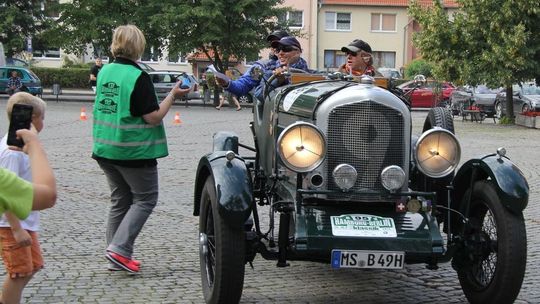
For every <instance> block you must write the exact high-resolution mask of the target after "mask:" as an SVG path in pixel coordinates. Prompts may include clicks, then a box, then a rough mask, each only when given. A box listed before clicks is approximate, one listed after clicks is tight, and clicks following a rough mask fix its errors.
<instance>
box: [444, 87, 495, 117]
mask: <svg viewBox="0 0 540 304" xmlns="http://www.w3.org/2000/svg"><path fill="white" fill-rule="evenodd" d="M500 91H501V88H497V89H492V88H488V87H487V86H486V85H483V84H481V85H477V86H469V85H465V86H461V87H458V88H457V89H456V90H454V91H453V92H452V94H451V95H450V104H451V108H452V113H453V114H454V115H462V114H463V110H466V109H468V108H471V107H475V106H476V107H478V108H479V109H480V111H482V112H484V113H485V114H486V116H487V117H493V116H494V115H495V97H496V96H497V93H499V92H500Z"/></svg>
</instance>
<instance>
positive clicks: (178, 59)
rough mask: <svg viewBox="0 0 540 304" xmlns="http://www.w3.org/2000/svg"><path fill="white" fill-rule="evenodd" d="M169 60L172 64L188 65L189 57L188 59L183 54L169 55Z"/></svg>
mask: <svg viewBox="0 0 540 304" xmlns="http://www.w3.org/2000/svg"><path fill="white" fill-rule="evenodd" d="M167 60H168V61H169V62H170V63H187V57H186V55H184V54H182V53H178V54H169V57H168V58H167Z"/></svg>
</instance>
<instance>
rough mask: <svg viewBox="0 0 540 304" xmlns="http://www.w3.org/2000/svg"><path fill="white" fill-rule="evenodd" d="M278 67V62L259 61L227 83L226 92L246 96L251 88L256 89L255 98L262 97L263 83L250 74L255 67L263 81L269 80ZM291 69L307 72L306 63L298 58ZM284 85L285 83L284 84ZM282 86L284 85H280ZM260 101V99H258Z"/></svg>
mask: <svg viewBox="0 0 540 304" xmlns="http://www.w3.org/2000/svg"><path fill="white" fill-rule="evenodd" d="M278 66H279V61H277V60H259V61H257V62H255V63H254V64H253V66H252V67H251V68H249V69H248V70H247V71H246V72H245V73H244V75H242V76H241V77H240V78H238V79H236V80H233V81H231V82H229V86H228V87H227V91H229V92H231V93H233V94H234V95H236V96H242V95H246V94H248V93H249V91H251V90H252V89H253V88H255V87H256V88H257V89H256V90H255V96H257V97H258V98H259V95H260V97H262V94H263V93H264V83H265V82H264V81H261V79H253V78H252V77H251V72H252V71H253V69H254V68H255V67H259V68H260V69H261V71H262V78H264V79H265V80H267V79H269V78H270V77H271V76H272V72H273V71H274V70H275V69H276V68H277V67H278ZM290 67H291V68H295V69H300V70H304V71H309V69H308V66H307V63H306V61H305V60H304V59H303V58H300V60H298V61H297V62H296V63H294V64H292V65H291V66H290ZM285 84H286V83H285ZM282 85H284V84H282ZM260 99H261V100H262V98H260Z"/></svg>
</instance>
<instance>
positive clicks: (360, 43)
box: [341, 39, 371, 53]
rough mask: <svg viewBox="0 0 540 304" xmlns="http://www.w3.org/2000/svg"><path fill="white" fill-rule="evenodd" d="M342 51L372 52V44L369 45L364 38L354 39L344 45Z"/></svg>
mask: <svg viewBox="0 0 540 304" xmlns="http://www.w3.org/2000/svg"><path fill="white" fill-rule="evenodd" d="M341 51H342V52H344V53H346V52H347V51H349V52H355V53H356V52H360V51H364V52H368V53H371V46H369V44H368V43H367V42H365V41H364V40H360V39H354V40H353V41H352V42H351V43H349V45H347V46H344V47H342V48H341Z"/></svg>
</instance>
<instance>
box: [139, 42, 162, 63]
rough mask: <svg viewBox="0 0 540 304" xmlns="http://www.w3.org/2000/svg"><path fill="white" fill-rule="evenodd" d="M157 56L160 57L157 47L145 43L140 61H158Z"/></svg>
mask: <svg viewBox="0 0 540 304" xmlns="http://www.w3.org/2000/svg"><path fill="white" fill-rule="evenodd" d="M159 57H161V52H160V50H159V48H157V47H153V46H148V45H147V46H146V49H145V50H144V53H143V55H142V57H141V61H159Z"/></svg>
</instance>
